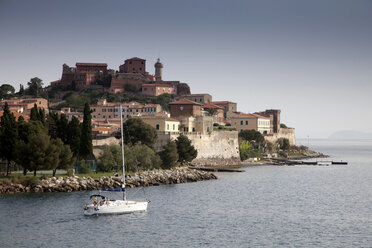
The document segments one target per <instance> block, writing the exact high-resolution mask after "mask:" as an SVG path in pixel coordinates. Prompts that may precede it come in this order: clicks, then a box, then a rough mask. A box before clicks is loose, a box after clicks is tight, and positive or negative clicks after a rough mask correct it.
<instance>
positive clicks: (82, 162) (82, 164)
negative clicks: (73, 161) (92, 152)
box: [79, 159, 91, 174]
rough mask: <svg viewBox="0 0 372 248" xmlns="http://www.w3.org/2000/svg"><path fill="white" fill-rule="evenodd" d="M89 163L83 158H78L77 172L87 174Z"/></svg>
mask: <svg viewBox="0 0 372 248" xmlns="http://www.w3.org/2000/svg"><path fill="white" fill-rule="evenodd" d="M90 172H91V170H90V165H89V164H88V163H86V162H85V160H84V159H82V160H80V162H79V174H88V173H90Z"/></svg>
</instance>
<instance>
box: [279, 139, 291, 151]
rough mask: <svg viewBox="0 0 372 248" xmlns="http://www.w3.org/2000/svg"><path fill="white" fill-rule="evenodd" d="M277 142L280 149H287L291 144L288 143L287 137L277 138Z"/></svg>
mask: <svg viewBox="0 0 372 248" xmlns="http://www.w3.org/2000/svg"><path fill="white" fill-rule="evenodd" d="M278 144H279V148H280V149H282V150H289V148H290V146H291V145H290V144H289V139H287V138H280V139H278Z"/></svg>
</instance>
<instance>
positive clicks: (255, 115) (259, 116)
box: [231, 114, 270, 119]
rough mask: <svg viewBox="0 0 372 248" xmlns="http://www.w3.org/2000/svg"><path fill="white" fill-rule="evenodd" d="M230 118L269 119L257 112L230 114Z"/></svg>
mask: <svg viewBox="0 0 372 248" xmlns="http://www.w3.org/2000/svg"><path fill="white" fill-rule="evenodd" d="M231 118H232V119H234V118H254V119H256V118H263V119H270V118H267V117H265V116H262V115H257V114H242V115H237V116H232V117H231Z"/></svg>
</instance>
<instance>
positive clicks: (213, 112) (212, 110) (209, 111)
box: [207, 108, 217, 116]
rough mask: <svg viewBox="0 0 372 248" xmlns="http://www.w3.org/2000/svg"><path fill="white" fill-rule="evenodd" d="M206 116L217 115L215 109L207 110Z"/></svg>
mask: <svg viewBox="0 0 372 248" xmlns="http://www.w3.org/2000/svg"><path fill="white" fill-rule="evenodd" d="M207 113H208V116H214V115H215V114H216V113H217V109H215V108H209V109H207Z"/></svg>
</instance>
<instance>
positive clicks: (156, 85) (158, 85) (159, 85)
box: [142, 84, 173, 87]
mask: <svg viewBox="0 0 372 248" xmlns="http://www.w3.org/2000/svg"><path fill="white" fill-rule="evenodd" d="M142 86H154V87H173V86H172V85H171V84H143V85H142Z"/></svg>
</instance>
